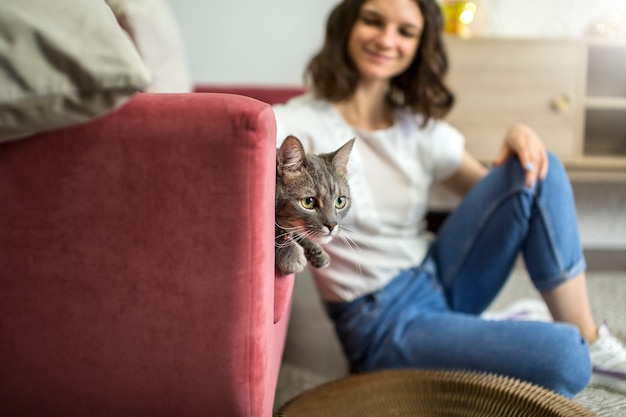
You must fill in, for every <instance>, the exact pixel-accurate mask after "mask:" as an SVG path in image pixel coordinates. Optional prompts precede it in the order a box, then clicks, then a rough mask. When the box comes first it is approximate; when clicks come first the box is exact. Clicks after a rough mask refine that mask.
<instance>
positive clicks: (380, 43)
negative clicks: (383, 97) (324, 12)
mask: <svg viewBox="0 0 626 417" xmlns="http://www.w3.org/2000/svg"><path fill="white" fill-rule="evenodd" d="M423 27H424V18H423V16H422V13H421V11H420V9H419V7H418V6H417V3H416V2H415V0H368V1H366V2H365V3H364V4H363V6H362V7H361V10H360V12H359V17H358V18H357V20H356V22H355V24H354V27H353V28H352V32H351V33H350V38H349V40H348V53H349V54H350V57H351V58H352V61H353V62H354V65H355V66H356V68H357V70H358V71H359V73H360V74H361V78H362V79H363V80H380V79H384V80H389V79H391V78H393V77H394V76H396V75H398V74H401V73H402V72H404V70H406V69H407V68H408V67H409V65H411V62H412V61H413V58H414V57H415V53H416V51H417V46H418V44H419V39H420V35H421V33H422V28H423Z"/></svg>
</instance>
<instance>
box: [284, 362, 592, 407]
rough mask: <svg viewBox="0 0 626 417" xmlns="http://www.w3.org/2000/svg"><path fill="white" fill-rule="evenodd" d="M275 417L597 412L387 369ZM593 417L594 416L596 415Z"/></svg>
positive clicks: (528, 389) (551, 398)
mask: <svg viewBox="0 0 626 417" xmlns="http://www.w3.org/2000/svg"><path fill="white" fill-rule="evenodd" d="M275 416H276V417H309V416H311V417H313V416H314V417H353V416H354V417H364V416H367V417H392V416H393V417H401V416H407V417H408V416H411V417H435V416H437V417H517V416H519V417H522V416H524V417H528V416H533V417H557V416H558V417H587V416H596V414H595V413H593V412H591V411H590V410H588V409H586V408H584V407H583V406H582V405H580V404H578V403H576V402H574V401H571V400H569V399H567V398H565V397H563V396H561V395H558V394H556V393H554V392H552V391H548V390H546V389H544V388H540V387H538V386H536V385H532V384H530V383H527V382H521V381H519V380H516V379H512V378H506V377H502V376H496V375H492V374H482V373H472V372H460V371H417V370H390V371H377V372H369V373H364V374H359V375H352V376H348V377H345V378H342V379H338V380H335V381H331V382H328V383H326V384H323V385H320V386H318V387H316V388H313V389H311V390H309V391H306V392H304V393H302V394H300V395H299V396H297V397H296V398H294V399H292V400H290V401H289V402H288V403H286V404H285V405H284V406H283V407H281V408H280V409H279V410H278V411H277V412H276V413H275ZM596 417H597V416H596Z"/></svg>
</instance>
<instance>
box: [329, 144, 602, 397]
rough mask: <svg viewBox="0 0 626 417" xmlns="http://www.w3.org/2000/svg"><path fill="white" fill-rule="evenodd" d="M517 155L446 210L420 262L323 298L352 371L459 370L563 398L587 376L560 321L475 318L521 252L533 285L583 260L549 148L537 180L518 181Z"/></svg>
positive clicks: (575, 342)
mask: <svg viewBox="0 0 626 417" xmlns="http://www.w3.org/2000/svg"><path fill="white" fill-rule="evenodd" d="M524 174H525V173H524V171H523V169H522V167H521V165H520V163H519V161H518V160H517V159H516V158H510V159H509V160H508V161H507V162H506V163H505V164H504V165H502V166H500V167H497V168H494V169H492V170H491V172H490V173H489V174H488V175H487V176H486V177H485V178H484V179H483V180H482V181H481V182H480V183H478V184H477V185H476V186H475V187H474V188H473V189H472V190H471V191H470V192H469V193H468V195H467V196H466V197H465V198H464V199H463V201H462V202H461V204H460V205H459V207H458V208H457V209H456V210H455V211H454V212H453V213H452V214H451V215H450V216H449V218H448V219H447V220H446V222H445V223H444V225H443V226H442V228H441V230H440V231H439V233H438V235H437V238H436V240H435V241H434V242H433V245H432V247H431V250H430V252H429V254H428V256H427V257H426V259H425V260H424V261H423V262H422V264H421V265H418V266H416V267H415V268H412V269H409V270H405V271H403V272H402V273H400V274H399V275H398V276H397V277H395V278H394V279H393V280H392V281H391V282H390V283H389V284H388V285H387V286H386V287H384V288H383V289H381V290H379V291H376V292H374V293H372V294H368V295H365V296H363V297H360V298H358V299H356V300H354V301H352V302H348V303H326V308H327V311H328V313H329V315H330V317H331V319H332V320H333V321H334V323H335V329H336V331H337V334H338V336H339V339H340V341H341V343H342V345H343V349H344V352H345V354H346V356H347V358H348V360H349V361H350V363H351V365H352V367H353V369H354V370H355V371H357V372H361V371H368V370H374V369H385V368H421V369H463V370H474V371H484V372H492V373H497V374H500V375H507V376H510V377H514V378H519V379H522V380H524V381H529V382H532V383H535V384H537V385H540V386H543V387H545V388H548V389H551V390H553V391H556V392H558V393H560V394H562V395H565V396H567V397H572V396H573V395H575V394H576V393H577V392H579V391H581V390H582V389H583V388H584V387H585V386H586V385H587V383H588V382H589V379H590V377H591V363H590V359H589V353H588V350H587V344H586V342H585V341H584V339H583V338H582V337H581V335H580V333H579V331H578V329H577V328H576V327H575V326H573V325H569V324H563V323H545V322H530V321H493V320H484V319H481V318H480V316H479V315H480V314H481V313H482V312H483V311H484V310H485V309H486V308H487V307H488V306H489V304H490V303H491V302H492V301H493V299H494V298H495V297H496V295H497V294H498V292H499V291H500V290H501V289H502V287H503V285H504V284H505V282H506V280H507V278H508V277H509V275H510V273H511V270H512V268H513V266H514V264H515V262H516V259H517V256H518V254H519V253H520V252H521V253H522V255H523V257H524V260H525V264H526V267H527V269H528V273H529V275H530V277H531V279H532V282H533V284H534V285H535V286H536V288H537V289H539V290H540V291H549V290H552V289H554V288H556V287H558V286H559V285H561V284H562V283H564V282H566V281H567V280H569V279H571V278H573V277H575V276H576V275H578V274H580V273H581V272H583V271H584V269H585V266H586V265H585V260H584V257H583V254H582V248H581V243H580V238H579V234H578V226H577V218H576V210H575V205H574V199H573V194H572V190H571V186H570V183H569V180H568V177H567V174H566V173H565V170H564V168H563V166H562V164H561V163H560V161H559V160H558V159H557V158H556V157H554V155H552V154H550V169H549V172H548V176H547V177H546V178H545V180H542V181H539V182H538V183H537V184H536V185H535V186H534V187H533V188H528V187H526V186H525V184H524Z"/></svg>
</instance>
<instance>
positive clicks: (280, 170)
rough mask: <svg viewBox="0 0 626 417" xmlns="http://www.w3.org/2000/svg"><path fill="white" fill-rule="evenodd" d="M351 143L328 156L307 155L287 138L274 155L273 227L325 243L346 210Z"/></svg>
mask: <svg viewBox="0 0 626 417" xmlns="http://www.w3.org/2000/svg"><path fill="white" fill-rule="evenodd" d="M353 143H354V139H352V140H350V141H348V142H347V143H346V144H345V145H343V146H342V147H341V148H339V149H338V150H336V151H335V152H332V153H329V154H320V155H309V154H306V153H305V152H304V149H303V147H302V144H301V143H300V141H299V140H298V139H297V138H295V137H293V136H290V137H288V138H287V139H285V141H284V142H283V144H282V145H281V147H280V149H278V150H277V152H276V223H277V225H278V226H279V227H280V228H281V229H283V230H285V231H287V232H290V233H292V234H295V235H296V236H304V237H307V238H309V239H311V240H313V241H315V242H318V243H321V244H324V243H328V242H329V241H330V240H331V239H332V238H333V237H335V236H336V235H337V234H338V233H339V231H340V230H341V225H342V219H343V217H344V216H345V215H346V214H347V213H348V210H349V209H350V188H349V186H348V175H347V169H346V166H347V163H348V156H349V155H350V151H351V150H352V145H353Z"/></svg>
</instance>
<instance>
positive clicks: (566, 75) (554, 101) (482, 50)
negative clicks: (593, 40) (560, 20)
mask: <svg viewBox="0 0 626 417" xmlns="http://www.w3.org/2000/svg"><path fill="white" fill-rule="evenodd" d="M446 47H447V49H448V54H449V58H450V72H449V75H448V84H449V85H450V87H451V88H452V90H453V92H454V93H455V96H456V104H455V106H454V108H453V110H452V112H451V113H450V115H449V116H448V118H447V120H448V121H449V122H450V123H451V124H453V125H454V126H456V127H457V128H458V129H459V130H460V131H461V132H462V133H463V134H464V135H465V137H466V139H467V147H468V149H469V151H470V152H471V153H472V154H473V155H475V156H476V157H477V158H479V159H480V160H482V161H485V162H491V161H492V160H493V159H494V158H495V157H496V155H497V154H498V151H499V149H500V146H501V143H502V139H503V137H504V133H505V131H506V129H507V128H508V127H509V126H510V125H512V124H513V123H516V122H524V123H526V124H528V125H530V126H532V127H533V128H534V129H535V130H536V131H537V132H538V133H539V135H540V136H541V138H542V139H543V140H544V142H545V144H546V146H547V147H548V149H550V150H551V151H553V152H555V153H556V154H557V155H559V157H561V158H562V159H563V160H564V161H567V160H568V159H575V158H576V156H578V155H580V154H581V153H582V140H581V139H580V137H581V132H580V131H581V129H582V126H583V122H582V120H583V117H584V114H583V113H584V100H583V95H584V91H583V89H582V85H583V82H584V81H583V80H584V76H585V74H584V73H583V72H582V71H581V69H582V68H584V66H583V65H582V63H583V62H584V59H585V55H584V48H583V46H582V45H581V43H580V42H577V41H575V40H524V39H519V40H516V39H515V40H514V39H490V38H483V39H468V40H463V39H459V38H452V37H449V38H446Z"/></svg>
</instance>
